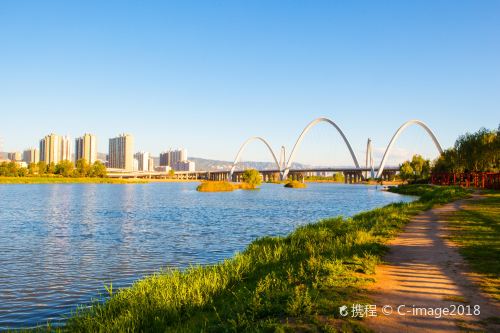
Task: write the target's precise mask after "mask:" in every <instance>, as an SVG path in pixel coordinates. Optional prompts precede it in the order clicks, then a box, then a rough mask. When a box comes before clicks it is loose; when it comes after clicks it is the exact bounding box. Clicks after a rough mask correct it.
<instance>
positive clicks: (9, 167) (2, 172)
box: [0, 162, 19, 177]
mask: <svg viewBox="0 0 500 333" xmlns="http://www.w3.org/2000/svg"><path fill="white" fill-rule="evenodd" d="M0 176H5V177H18V176H19V167H18V166H17V164H16V163H15V162H2V164H0Z"/></svg>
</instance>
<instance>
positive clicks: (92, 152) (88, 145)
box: [75, 133, 97, 164]
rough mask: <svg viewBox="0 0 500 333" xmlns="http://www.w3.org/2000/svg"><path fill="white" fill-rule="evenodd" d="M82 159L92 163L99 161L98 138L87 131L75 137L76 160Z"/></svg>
mask: <svg viewBox="0 0 500 333" xmlns="http://www.w3.org/2000/svg"><path fill="white" fill-rule="evenodd" d="M80 159H85V160H86V161H87V162H88V163H90V164H94V163H95V161H97V139H96V136H95V135H93V134H87V133H85V134H84V135H83V136H81V137H79V138H76V139H75V162H76V161H78V160H80Z"/></svg>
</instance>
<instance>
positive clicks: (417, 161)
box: [410, 155, 425, 177]
mask: <svg viewBox="0 0 500 333" xmlns="http://www.w3.org/2000/svg"><path fill="white" fill-rule="evenodd" d="M410 164H411V167H412V169H413V172H414V174H415V176H416V177H420V176H421V175H422V170H423V168H424V164H425V159H424V158H423V157H422V156H420V155H413V157H412V158H411V162H410Z"/></svg>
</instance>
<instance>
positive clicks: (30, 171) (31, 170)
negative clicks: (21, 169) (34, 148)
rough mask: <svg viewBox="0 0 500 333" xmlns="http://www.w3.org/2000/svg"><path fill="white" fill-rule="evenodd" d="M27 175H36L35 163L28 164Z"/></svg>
mask: <svg viewBox="0 0 500 333" xmlns="http://www.w3.org/2000/svg"><path fill="white" fill-rule="evenodd" d="M28 174H29V175H36V174H38V164H37V163H33V162H32V163H30V164H28Z"/></svg>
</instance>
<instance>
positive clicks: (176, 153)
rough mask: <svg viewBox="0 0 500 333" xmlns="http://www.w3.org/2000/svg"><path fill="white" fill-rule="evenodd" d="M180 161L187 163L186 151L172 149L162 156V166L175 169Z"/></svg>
mask: <svg viewBox="0 0 500 333" xmlns="http://www.w3.org/2000/svg"><path fill="white" fill-rule="evenodd" d="M179 161H187V150H186V149H176V150H172V149H170V150H169V151H166V152H163V153H161V154H160V166H169V167H172V168H175V164H176V163H177V162H179Z"/></svg>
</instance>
